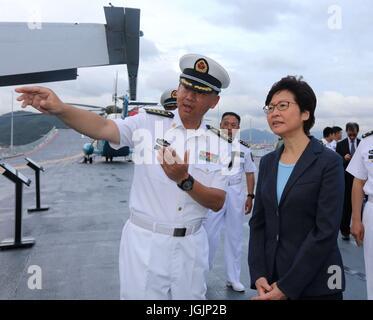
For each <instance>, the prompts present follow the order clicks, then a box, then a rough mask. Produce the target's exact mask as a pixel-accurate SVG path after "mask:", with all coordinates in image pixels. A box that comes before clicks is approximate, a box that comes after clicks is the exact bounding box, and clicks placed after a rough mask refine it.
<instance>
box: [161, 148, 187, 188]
mask: <svg viewBox="0 0 373 320" xmlns="http://www.w3.org/2000/svg"><path fill="white" fill-rule="evenodd" d="M157 158H158V162H159V163H160V164H161V166H162V168H163V171H164V172H165V174H166V175H167V177H169V178H170V179H171V180H173V181H175V182H176V183H180V182H181V181H183V180H185V179H186V178H188V167H189V151H186V152H185V154H184V161H183V160H181V159H180V157H179V156H178V155H177V153H176V151H175V150H173V149H172V148H162V149H161V150H159V151H158V156H157Z"/></svg>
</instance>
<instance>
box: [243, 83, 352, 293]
mask: <svg viewBox="0 0 373 320" xmlns="http://www.w3.org/2000/svg"><path fill="white" fill-rule="evenodd" d="M316 103H317V99H316V95H315V93H314V92H313V90H312V88H311V87H310V86H309V85H308V84H307V83H306V82H305V81H303V80H302V78H299V79H297V78H296V77H293V76H288V77H285V78H283V79H281V80H280V81H279V82H277V83H275V84H274V85H273V87H272V88H271V90H270V91H269V93H268V96H267V99H266V105H265V107H264V112H265V114H266V115H267V121H268V124H269V126H270V128H271V130H272V132H273V133H274V134H276V135H278V136H280V137H281V138H282V139H283V142H284V143H283V146H282V147H281V148H279V149H277V150H275V151H273V152H271V153H270V154H268V155H266V156H264V157H263V158H262V160H261V162H260V166H259V176H258V185H257V189H256V199H255V204H254V211H253V217H252V218H251V220H250V244H249V267H250V275H251V287H252V288H253V289H256V290H257V292H258V296H257V297H255V298H254V299H259V300H280V299H342V298H343V296H342V292H343V291H344V287H345V279H344V271H343V263H342V258H341V254H340V252H339V249H338V245H337V236H338V230H339V225H340V221H341V217H342V209H343V208H342V206H343V194H344V176H343V174H344V173H343V164H342V159H341V158H340V157H339V156H338V155H337V154H336V153H335V152H333V151H331V150H328V149H327V148H325V147H324V146H323V145H322V144H321V143H320V142H319V141H318V140H316V139H315V138H313V137H312V136H310V129H311V128H312V127H313V125H314V123H315V115H314V114H315V108H316Z"/></svg>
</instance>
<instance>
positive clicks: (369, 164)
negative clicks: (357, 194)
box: [346, 135, 373, 197]
mask: <svg viewBox="0 0 373 320" xmlns="http://www.w3.org/2000/svg"><path fill="white" fill-rule="evenodd" d="M346 170H347V171H348V172H349V173H351V174H352V175H353V176H354V177H356V178H358V179H360V180H367V182H366V183H365V185H364V193H365V194H367V195H368V196H369V197H373V135H371V136H368V137H366V138H365V139H362V140H361V142H360V144H359V146H358V147H357V149H356V151H355V154H354V156H353V157H352V159H351V161H350V163H349V165H348V167H347V169H346Z"/></svg>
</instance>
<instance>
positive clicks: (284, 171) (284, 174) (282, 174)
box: [277, 161, 295, 203]
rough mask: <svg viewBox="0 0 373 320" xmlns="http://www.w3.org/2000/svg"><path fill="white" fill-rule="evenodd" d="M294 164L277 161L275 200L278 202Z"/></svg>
mask: <svg viewBox="0 0 373 320" xmlns="http://www.w3.org/2000/svg"><path fill="white" fill-rule="evenodd" d="M294 167H295V164H284V163H282V162H280V161H279V163H278V173H277V202H278V203H280V200H281V196H282V193H283V192H284V189H285V186H286V183H287V182H288V180H289V177H290V175H291V173H292V172H293V169H294Z"/></svg>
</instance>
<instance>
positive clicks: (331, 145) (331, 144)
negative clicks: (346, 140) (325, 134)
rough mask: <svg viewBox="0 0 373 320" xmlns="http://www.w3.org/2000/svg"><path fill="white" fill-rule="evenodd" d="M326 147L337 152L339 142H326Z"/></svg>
mask: <svg viewBox="0 0 373 320" xmlns="http://www.w3.org/2000/svg"><path fill="white" fill-rule="evenodd" d="M325 147H327V148H328V149H330V150H333V151H335V150H336V149H337V141H335V140H332V141H330V142H328V141H326V143H325Z"/></svg>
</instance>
